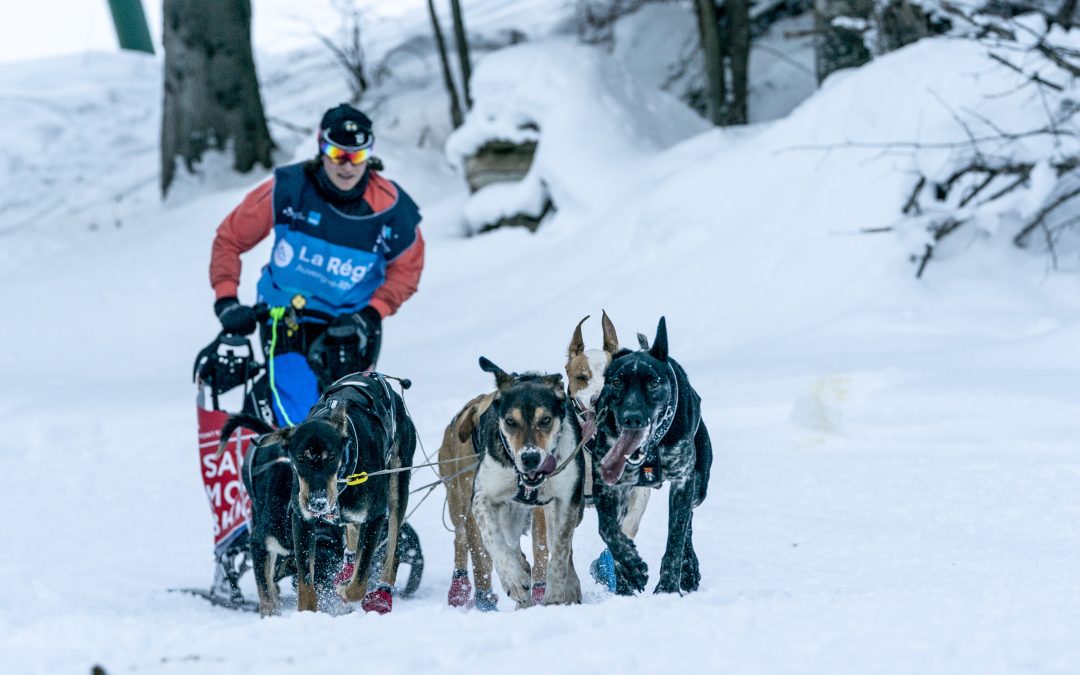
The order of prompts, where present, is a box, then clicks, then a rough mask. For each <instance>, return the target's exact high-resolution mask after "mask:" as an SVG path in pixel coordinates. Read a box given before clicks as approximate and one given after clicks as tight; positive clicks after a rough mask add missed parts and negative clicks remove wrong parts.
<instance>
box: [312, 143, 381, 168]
mask: <svg viewBox="0 0 1080 675" xmlns="http://www.w3.org/2000/svg"><path fill="white" fill-rule="evenodd" d="M319 148H320V150H321V151H322V154H324V155H326V156H327V158H329V159H330V161H331V162H333V163H334V164H344V163H345V162H349V163H350V164H363V163H364V162H366V161H367V159H368V157H370V156H371V148H361V149H360V150H346V149H345V148H342V147H338V146H336V145H334V144H333V143H330V142H329V141H323V142H322V143H321V144H320V145H319Z"/></svg>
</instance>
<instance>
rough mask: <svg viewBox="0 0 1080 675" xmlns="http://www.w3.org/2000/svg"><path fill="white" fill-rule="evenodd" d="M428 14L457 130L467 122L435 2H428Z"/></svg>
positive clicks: (452, 121)
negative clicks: (459, 99)
mask: <svg viewBox="0 0 1080 675" xmlns="http://www.w3.org/2000/svg"><path fill="white" fill-rule="evenodd" d="M427 6H428V13H429V14H431V31H432V32H433V33H434V34H435V46H436V47H437V48H438V50H439V60H440V61H441V62H442V69H443V84H445V85H446V94H447V96H449V97H450V122H451V123H452V124H453V125H454V128H455V129H457V128H458V127H460V126H461V125H462V123H463V122H464V121H465V117H464V115H462V113H461V103H460V102H459V101H458V92H457V87H456V86H455V85H454V74H453V73H452V72H450V57H448V56H447V55H446V40H444V39H443V32H442V28H441V27H440V26H439V16H438V15H437V14H435V2H434V0H427Z"/></svg>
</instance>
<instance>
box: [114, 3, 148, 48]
mask: <svg viewBox="0 0 1080 675" xmlns="http://www.w3.org/2000/svg"><path fill="white" fill-rule="evenodd" d="M109 9H110V10H112V18H113V25H114V26H116V37H117V38H119V40H120V49H130V50H132V51H136V52H146V53H147V54H153V53H154V43H153V42H151V40H150V28H149V27H148V26H147V25H146V13H145V12H143V6H142V0H109Z"/></svg>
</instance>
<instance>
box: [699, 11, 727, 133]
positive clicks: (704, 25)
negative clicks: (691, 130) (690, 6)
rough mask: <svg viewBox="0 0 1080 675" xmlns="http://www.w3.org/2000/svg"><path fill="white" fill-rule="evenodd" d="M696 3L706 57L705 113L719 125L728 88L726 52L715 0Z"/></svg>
mask: <svg viewBox="0 0 1080 675" xmlns="http://www.w3.org/2000/svg"><path fill="white" fill-rule="evenodd" d="M694 4H695V6H696V9H697V12H696V13H697V20H698V34H699V35H700V36H701V51H702V55H703V56H704V58H705V115H706V117H708V118H709V121H710V122H712V123H713V124H716V125H719V124H722V123H723V115H724V92H725V91H726V90H727V85H726V83H725V81H724V80H725V77H724V54H723V51H722V48H721V46H720V25H719V23H718V22H717V19H716V6H715V5H713V0H694Z"/></svg>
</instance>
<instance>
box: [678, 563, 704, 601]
mask: <svg viewBox="0 0 1080 675" xmlns="http://www.w3.org/2000/svg"><path fill="white" fill-rule="evenodd" d="M700 584H701V568H700V567H698V561H697V557H696V556H695V557H694V558H693V560H691V559H689V558H687V559H685V560H683V566H682V576H681V577H680V578H679V588H681V589H682V590H684V591H686V592H687V593H692V592H693V591H696V590H697V589H698V585H700Z"/></svg>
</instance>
